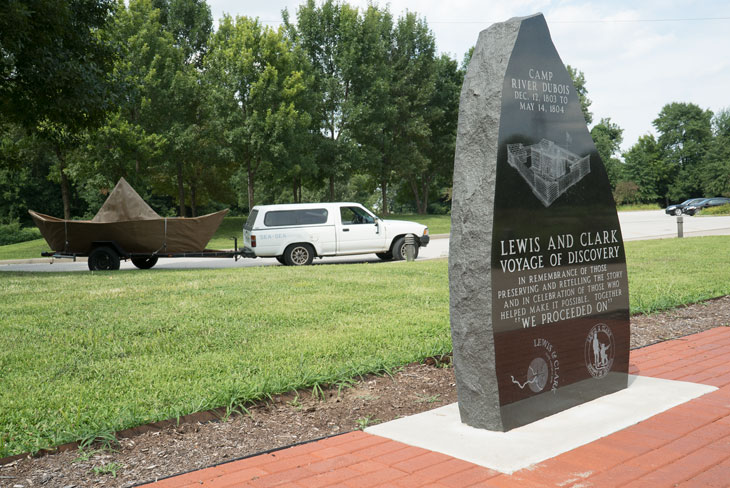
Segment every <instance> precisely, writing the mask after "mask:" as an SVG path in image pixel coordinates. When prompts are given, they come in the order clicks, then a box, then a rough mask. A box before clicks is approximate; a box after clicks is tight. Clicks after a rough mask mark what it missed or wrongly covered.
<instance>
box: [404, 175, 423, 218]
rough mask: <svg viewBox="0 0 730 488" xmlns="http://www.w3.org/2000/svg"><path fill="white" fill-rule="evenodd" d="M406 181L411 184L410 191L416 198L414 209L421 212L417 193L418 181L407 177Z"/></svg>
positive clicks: (419, 198)
mask: <svg viewBox="0 0 730 488" xmlns="http://www.w3.org/2000/svg"><path fill="white" fill-rule="evenodd" d="M408 182H409V183H410V184H411V191H412V192H413V198H415V199H416V211H417V212H418V213H419V214H421V213H423V212H421V197H420V195H419V191H418V183H416V181H415V179H413V178H409V179H408Z"/></svg>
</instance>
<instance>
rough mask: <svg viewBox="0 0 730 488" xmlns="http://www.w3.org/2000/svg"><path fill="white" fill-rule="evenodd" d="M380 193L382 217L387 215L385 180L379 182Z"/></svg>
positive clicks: (386, 182) (386, 183) (386, 185)
mask: <svg viewBox="0 0 730 488" xmlns="http://www.w3.org/2000/svg"><path fill="white" fill-rule="evenodd" d="M380 191H381V192H382V195H383V217H385V216H386V215H388V181H387V180H386V179H385V178H381V180H380Z"/></svg>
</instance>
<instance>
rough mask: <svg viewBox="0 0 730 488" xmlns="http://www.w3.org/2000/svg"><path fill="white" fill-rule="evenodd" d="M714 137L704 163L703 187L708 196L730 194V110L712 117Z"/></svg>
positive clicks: (722, 111) (724, 110)
mask: <svg viewBox="0 0 730 488" xmlns="http://www.w3.org/2000/svg"><path fill="white" fill-rule="evenodd" d="M712 128H713V137H712V141H711V142H710V144H709V146H708V149H707V152H706V153H705V161H704V163H703V171H702V174H701V177H700V178H701V182H702V189H703V191H704V194H705V195H707V196H716V195H723V196H728V195H730V110H728V109H727V108H726V109H723V110H721V111H719V112H718V113H717V114H715V116H714V117H713V119H712Z"/></svg>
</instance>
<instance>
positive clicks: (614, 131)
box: [591, 117, 624, 189]
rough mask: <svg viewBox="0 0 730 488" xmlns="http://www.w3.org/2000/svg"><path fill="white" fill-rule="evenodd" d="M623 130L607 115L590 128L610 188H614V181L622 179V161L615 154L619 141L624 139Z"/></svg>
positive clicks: (617, 150) (617, 152)
mask: <svg viewBox="0 0 730 488" xmlns="http://www.w3.org/2000/svg"><path fill="white" fill-rule="evenodd" d="M623 132H624V130H623V129H622V128H621V127H619V126H618V124H615V123H613V122H611V119H610V118H609V117H606V118H602V119H601V121H600V122H599V123H597V124H596V125H594V126H593V128H592V129H591V137H592V138H593V143H594V144H595V145H596V150H597V151H598V155H599V156H600V157H601V161H603V165H604V166H605V167H606V173H607V174H608V182H609V183H610V185H611V188H612V189H614V188H616V183H618V182H619V180H621V179H622V168H623V163H621V161H620V160H619V159H618V158H616V155H617V154H619V150H620V149H621V143H622V142H623V140H624V137H623Z"/></svg>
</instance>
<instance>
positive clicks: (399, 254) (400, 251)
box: [393, 237, 418, 261]
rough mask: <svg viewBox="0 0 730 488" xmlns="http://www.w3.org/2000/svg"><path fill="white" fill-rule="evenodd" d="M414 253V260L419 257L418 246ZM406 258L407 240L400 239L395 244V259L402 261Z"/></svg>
mask: <svg viewBox="0 0 730 488" xmlns="http://www.w3.org/2000/svg"><path fill="white" fill-rule="evenodd" d="M414 247H415V249H414V251H413V259H416V258H417V257H418V244H416V245H415V246H414ZM405 258H406V238H405V237H399V238H398V239H396V241H395V243H394V244H393V259H395V260H396V261H402V260H404V259H405Z"/></svg>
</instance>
